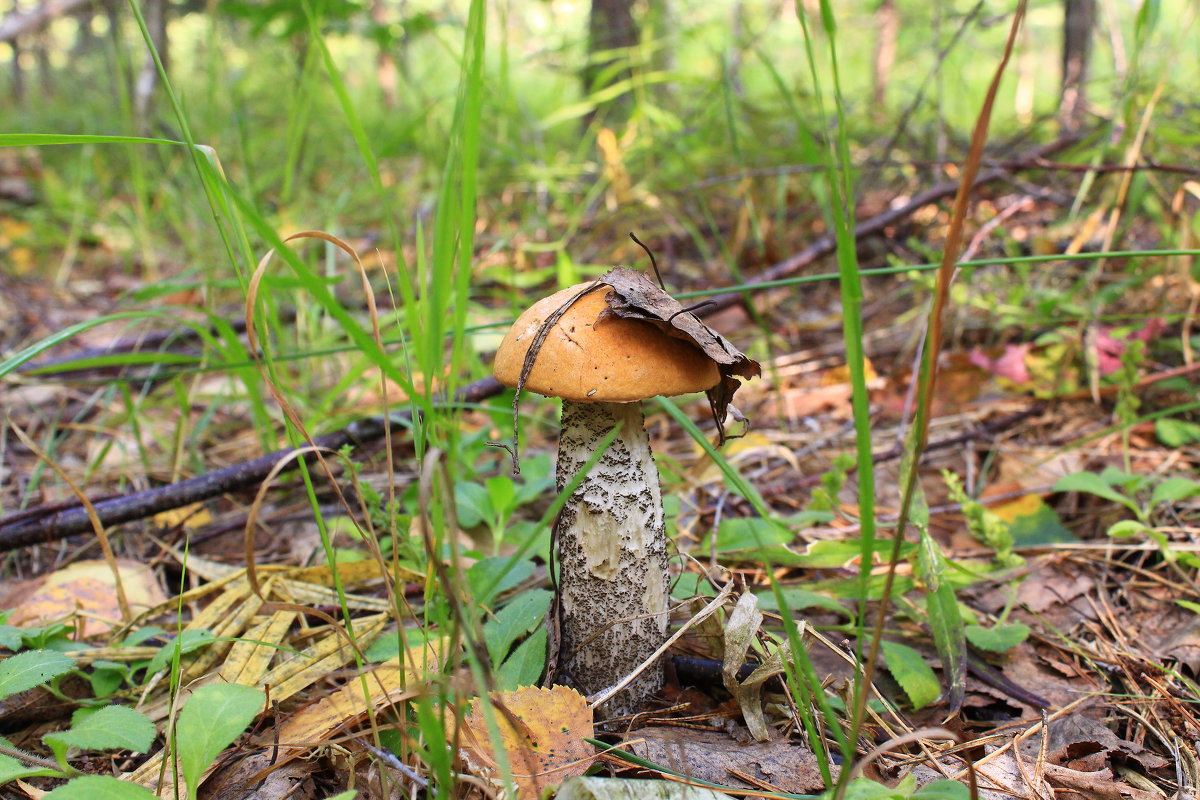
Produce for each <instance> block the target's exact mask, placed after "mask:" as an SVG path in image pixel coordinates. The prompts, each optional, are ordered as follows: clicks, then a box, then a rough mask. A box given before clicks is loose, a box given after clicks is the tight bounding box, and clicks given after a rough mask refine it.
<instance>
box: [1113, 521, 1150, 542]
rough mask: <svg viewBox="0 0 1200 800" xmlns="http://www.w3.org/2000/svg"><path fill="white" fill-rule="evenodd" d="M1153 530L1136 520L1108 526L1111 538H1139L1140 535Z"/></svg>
mask: <svg viewBox="0 0 1200 800" xmlns="http://www.w3.org/2000/svg"><path fill="white" fill-rule="evenodd" d="M1151 531H1153V528H1150V527H1149V526H1148V525H1146V524H1144V523H1141V522H1138V521H1137V520H1136V519H1123V520H1120V521H1118V522H1114V523H1113V524H1112V525H1109V526H1108V535H1109V536H1120V537H1122V538H1124V537H1126V536H1137V535H1138V534H1140V533H1150V532H1151Z"/></svg>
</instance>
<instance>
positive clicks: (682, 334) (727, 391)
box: [600, 267, 762, 440]
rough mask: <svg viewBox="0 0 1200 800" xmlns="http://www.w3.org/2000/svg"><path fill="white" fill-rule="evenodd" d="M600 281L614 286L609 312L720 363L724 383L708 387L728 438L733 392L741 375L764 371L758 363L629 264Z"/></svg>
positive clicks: (721, 429)
mask: <svg viewBox="0 0 1200 800" xmlns="http://www.w3.org/2000/svg"><path fill="white" fill-rule="evenodd" d="M600 283H603V284H606V285H607V286H610V287H612V290H613V291H612V294H611V295H609V297H608V309H607V310H606V311H603V312H601V314H600V320H603V319H604V318H605V316H606V315H610V314H611V315H613V316H617V317H623V318H625V319H638V320H642V321H643V322H649V323H650V324H652V325H655V326H657V327H658V328H660V329H661V330H662V331H663V332H664V333H666V334H668V335H669V336H673V337H675V338H677V339H682V340H684V341H686V342H691V343H692V344H694V345H696V347H699V348H700V350H701V351H703V352H704V354H705V355H706V356H708V357H709V358H711V359H712V360H713V361H715V362H716V364H717V369H718V370H719V371H720V373H721V382H720V383H718V384H717V385H716V386H714V387H713V388H711V389H709V390H708V402H709V405H711V406H712V411H713V418H714V419H715V420H716V422H717V430H718V432H719V433H720V435H721V439H722V440H724V438H725V429H724V421H725V414H726V411H727V410H728V409H729V403H730V402H731V401H732V400H733V395H734V392H736V391H737V390H738V388H739V387H740V386H741V385H742V384H741V381H739V380H738V378H739V377H740V378H757V377H758V376H759V375H760V374H761V373H762V368H761V367H760V366H759V363H758V362H757V361H755V360H754V359H752V358H749V357H748V356H746V354H745V353H743V352H741V351H740V350H738V349H737V348H736V347H734V346H733V345H732V344H730V343H729V340H728V339H726V338H725V337H724V336H722V335H721V334H719V333H717V332H716V331H714V330H713V329H712V328H710V327H708V326H707V325H705V324H704V323H703V322H701V321H700V318H699V317H697V316H696V315H695V314H693V313H692V312H690V311H688V310H687V309H686V308H684V306H683V304H682V303H680V302H679V301H678V300H676V299H675V298H674V297H671V295H669V294H667V293H666V292H665V291H664V290H663V289H662V288H660V287H659V286H657V285H656V284H655V283H654V282H653V281H652V280H650V279H649V278H648V277H646V276H645V275H643V274H642V273H640V272H638V271H637V270H632V269H629V268H628V267H613V268H612V269H610V270H609V271H608V272H606V273H604V277H602V278H600Z"/></svg>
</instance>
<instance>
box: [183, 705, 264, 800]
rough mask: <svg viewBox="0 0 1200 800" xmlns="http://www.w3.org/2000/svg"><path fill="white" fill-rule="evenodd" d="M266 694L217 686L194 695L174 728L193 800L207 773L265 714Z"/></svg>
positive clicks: (185, 776) (184, 775)
mask: <svg viewBox="0 0 1200 800" xmlns="http://www.w3.org/2000/svg"><path fill="white" fill-rule="evenodd" d="M262 705H263V693H262V691H261V690H259V689H255V688H252V687H250V686H238V685H236V684H231V683H214V684H209V685H208V686H201V687H200V688H199V689H197V690H196V691H195V692H193V693H192V696H191V698H189V699H188V701H187V705H185V706H184V707H183V710H182V711H180V712H179V721H178V722H177V723H176V725H175V751H176V753H178V755H179V763H180V765H181V767H182V768H183V777H184V780H186V781H187V785H188V792H189V794H190V796H191V797H195V796H196V786H197V785H198V783H199V780H200V776H201V774H203V772H204V770H205V769H206V768H207V767H208V765H209V764H211V763H212V762H213V761H214V760H215V759H216V757H217V756H219V755H220V754H221V751H222V750H224V749H225V748H226V747H228V746H229V745H230V744H231V743H232V742H233V740H234V739H236V738H237V737H238V736H240V735H241V733H242V731H244V730H246V726H247V725H249V724H250V723H251V722H252V721H253V720H254V717H255V716H256V715H257V714H258V712H259V711H261V710H262Z"/></svg>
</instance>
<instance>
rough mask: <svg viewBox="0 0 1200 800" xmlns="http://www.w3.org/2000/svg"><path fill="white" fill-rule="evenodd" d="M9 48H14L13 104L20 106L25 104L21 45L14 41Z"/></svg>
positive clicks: (9, 44)
mask: <svg viewBox="0 0 1200 800" xmlns="http://www.w3.org/2000/svg"><path fill="white" fill-rule="evenodd" d="M8 46H9V47H10V48H12V94H13V102H15V103H16V104H17V105H20V104H22V103H24V102H25V70H24V69H22V68H21V43H20V42H19V41H17V40H16V39H13V40H12V41H11V42H9V43H8Z"/></svg>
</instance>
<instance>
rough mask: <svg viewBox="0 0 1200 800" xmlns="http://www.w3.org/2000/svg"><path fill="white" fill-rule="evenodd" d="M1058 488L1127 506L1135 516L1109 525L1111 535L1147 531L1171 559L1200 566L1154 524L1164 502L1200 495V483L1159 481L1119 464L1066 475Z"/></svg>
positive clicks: (1192, 565)
mask: <svg viewBox="0 0 1200 800" xmlns="http://www.w3.org/2000/svg"><path fill="white" fill-rule="evenodd" d="M1054 491H1056V492H1084V493H1086V494H1092V495H1095V496H1097V497H1102V498H1104V499H1105V500H1111V501H1112V502H1114V503H1117V504H1118V505H1121V506H1124V507H1125V508H1127V509H1128V510H1129V511H1130V512H1131V513H1132V514H1133V519H1123V520H1120V521H1118V522H1114V523H1113V524H1112V525H1110V526H1109V527H1108V535H1109V536H1120V537H1128V536H1138V535H1144V536H1147V537H1149V538H1150V539H1152V540H1154V541H1155V542H1156V543H1157V544H1158V546H1159V548H1160V549H1161V551H1162V555H1163V558H1164V559H1166V560H1167V562H1169V563H1172V564H1174V563H1176V562H1180V563H1183V564H1185V565H1187V566H1190V567H1195V566H1200V557H1197V556H1196V555H1195V554H1193V553H1187V552H1178V551H1176V550H1173V549H1172V548H1171V541H1170V539H1168V538H1167V535H1166V534H1165V533H1162V532H1161V531H1159V530H1157V529H1156V528H1155V527H1154V526H1153V517H1154V514H1155V512H1156V511H1157V510H1158V508H1159V507H1160V506H1163V505H1164V504H1168V503H1175V502H1178V501H1180V500H1184V499H1186V498H1188V497H1194V496H1196V495H1200V483H1198V482H1196V481H1194V480H1191V479H1189V478H1183V477H1173V478H1167V479H1165V480H1162V481H1158V482H1155V480H1154V479H1153V478H1151V477H1149V476H1146V475H1134V474H1132V473H1130V472H1126V471H1124V470H1119V469H1117V468H1115V467H1106V468H1105V469H1104V471H1102V472H1100V473H1095V472H1076V473H1074V474H1072V475H1064V476H1063V477H1061V478H1059V479H1058V482H1057V483H1055V484H1054Z"/></svg>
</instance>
